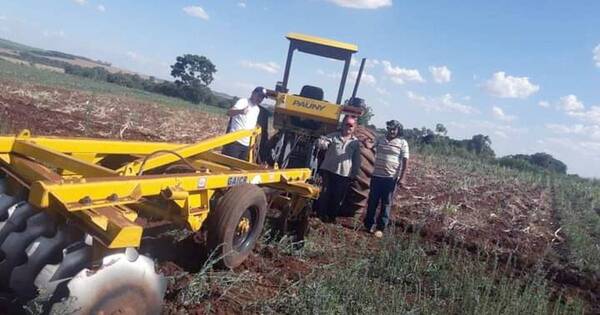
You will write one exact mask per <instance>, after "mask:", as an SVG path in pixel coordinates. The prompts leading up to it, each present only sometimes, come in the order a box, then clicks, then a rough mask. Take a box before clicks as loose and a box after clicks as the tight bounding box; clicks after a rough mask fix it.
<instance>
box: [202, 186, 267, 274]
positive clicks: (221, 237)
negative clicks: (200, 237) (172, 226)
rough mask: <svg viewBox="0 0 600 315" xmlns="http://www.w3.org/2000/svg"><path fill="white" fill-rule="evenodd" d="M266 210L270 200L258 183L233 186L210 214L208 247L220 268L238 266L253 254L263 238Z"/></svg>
mask: <svg viewBox="0 0 600 315" xmlns="http://www.w3.org/2000/svg"><path fill="white" fill-rule="evenodd" d="M266 213H267V199H266V197H265V194H264V192H263V191H262V189H260V188H259V187H257V186H254V185H250V184H242V185H238V186H234V187H232V188H230V189H229V190H228V191H227V192H226V193H225V194H224V195H223V197H221V198H220V199H219V201H218V202H217V206H216V208H215V209H213V210H212V211H211V212H210V213H209V215H208V220H209V222H208V223H209V224H208V234H207V241H208V242H207V243H208V249H209V250H210V251H211V253H212V255H214V257H215V258H218V261H217V263H216V266H217V267H220V268H230V269H231V268H235V267H237V266H239V265H240V264H242V262H244V260H245V259H246V258H247V257H248V255H250V252H251V251H252V248H254V245H255V244H256V241H257V240H258V238H259V237H260V234H261V232H262V229H263V226H264V223H265V217H266Z"/></svg>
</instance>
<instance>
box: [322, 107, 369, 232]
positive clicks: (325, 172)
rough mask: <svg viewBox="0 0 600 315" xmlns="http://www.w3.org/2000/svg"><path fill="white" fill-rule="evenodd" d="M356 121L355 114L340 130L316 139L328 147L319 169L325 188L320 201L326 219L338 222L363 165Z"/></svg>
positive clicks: (324, 220)
mask: <svg viewBox="0 0 600 315" xmlns="http://www.w3.org/2000/svg"><path fill="white" fill-rule="evenodd" d="M356 124H357V120H356V118H355V117H352V116H346V117H344V120H343V121H342V130H341V131H337V132H334V133H331V134H328V135H327V136H322V137H321V138H319V139H318V140H317V145H318V146H319V148H320V149H322V150H324V149H326V150H327V151H326V152H325V157H324V158H323V162H322V163H321V168H320V173H321V176H322V178H323V190H322V191H321V194H320V196H319V200H318V202H317V204H318V209H317V211H318V214H319V217H320V218H321V220H322V221H323V222H335V217H336V216H337V215H338V213H339V210H340V206H341V205H342V201H343V200H344V197H345V196H346V191H347V190H348V188H349V186H350V183H351V181H352V179H353V178H354V177H356V174H357V173H358V170H359V168H360V150H359V142H358V140H357V139H356V137H354V129H355V128H356Z"/></svg>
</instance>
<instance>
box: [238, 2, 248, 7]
mask: <svg viewBox="0 0 600 315" xmlns="http://www.w3.org/2000/svg"><path fill="white" fill-rule="evenodd" d="M237 5H238V7H240V8H245V7H246V2H238V4H237Z"/></svg>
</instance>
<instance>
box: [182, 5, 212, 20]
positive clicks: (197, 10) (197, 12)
mask: <svg viewBox="0 0 600 315" xmlns="http://www.w3.org/2000/svg"><path fill="white" fill-rule="evenodd" d="M183 12H185V13H186V14H187V15H189V16H193V17H197V18H200V19H203V20H208V19H209V16H208V14H207V13H206V11H204V9H203V8H202V7H201V6H197V5H192V6H188V7H185V8H183Z"/></svg>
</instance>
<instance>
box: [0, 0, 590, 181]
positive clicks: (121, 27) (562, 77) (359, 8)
mask: <svg viewBox="0 0 600 315" xmlns="http://www.w3.org/2000/svg"><path fill="white" fill-rule="evenodd" d="M599 13H600V1H568V2H567V1H543V0H540V1H529V2H524V1H493V2H490V1H450V0H448V1H398V0H286V1H253V0H246V1H240V0H231V1H229V0H218V1H217V0H196V1H123V0H119V1H117V0H100V1H99V0H56V1H32V0H31V1H30V0H20V1H3V2H2V4H1V5H0V37H4V38H8V39H11V40H15V41H18V42H22V43H25V44H30V45H33V46H37V47H41V48H46V49H56V50H61V51H66V52H71V53H76V54H81V55H85V56H88V57H92V58H97V59H101V60H105V61H110V62H112V63H113V64H115V65H117V66H120V67H123V68H127V69H131V70H134V71H137V72H140V73H145V74H152V75H155V76H158V77H162V78H168V77H169V65H170V64H172V63H173V61H174V60H175V57H176V56H178V55H181V54H184V53H193V54H199V55H205V56H207V57H208V58H210V59H211V60H212V61H213V62H214V63H215V64H216V66H217V69H218V72H217V74H216V80H215V82H214V83H213V85H212V87H213V88H214V89H215V90H218V91H223V92H226V93H229V94H233V95H238V96H245V95H246V94H248V92H249V91H250V89H251V88H252V87H253V86H255V85H264V86H266V87H271V88H272V87H274V85H275V82H276V81H278V80H281V77H282V68H283V65H284V62H285V54H286V52H287V45H288V43H287V40H286V39H285V37H284V36H285V34H286V33H288V32H301V33H306V34H311V35H317V36H322V37H328V38H333V39H337V40H341V41H346V42H350V43H355V44H357V45H358V46H359V52H358V54H357V55H356V58H357V60H359V59H360V58H362V57H366V58H368V59H369V60H370V61H369V63H368V66H367V69H366V74H367V76H366V77H364V79H363V83H362V84H361V87H360V90H359V95H360V96H362V97H363V98H365V99H366V100H367V103H368V104H369V105H371V106H372V107H373V109H374V112H375V117H374V119H373V121H374V123H375V124H377V125H379V126H382V125H383V122H385V121H386V120H388V119H391V118H395V119H398V120H400V121H401V122H402V123H403V124H404V126H405V127H408V128H413V127H419V128H420V127H421V126H427V127H429V128H434V126H435V124H436V123H443V124H444V125H446V127H447V128H448V131H449V135H450V136H452V137H455V138H470V137H471V136H472V135H473V134H476V133H483V134H487V135H489V136H490V137H491V139H492V147H493V148H494V150H495V151H496V153H497V154H498V155H506V154H516V153H527V154H531V153H534V152H540V151H544V152H548V153H550V154H552V155H554V156H555V157H557V158H559V159H560V160H562V161H564V162H565V163H567V165H568V167H569V172H570V173H577V174H580V175H583V176H588V177H592V176H593V177H600V18H599V16H598V14H599ZM357 68H358V67H357V65H355V66H354V67H353V68H352V70H353V71H356V70H357ZM341 69H342V65H341V63H337V62H333V61H327V60H320V59H316V58H311V57H309V56H300V55H298V58H297V59H296V60H295V63H294V68H293V73H292V78H291V83H292V88H298V87H299V86H301V85H303V84H312V85H318V86H322V87H323V88H324V89H325V98H326V99H329V100H334V99H335V94H336V91H337V90H336V87H337V85H336V84H337V82H338V80H339V79H338V78H337V77H338V76H339V73H340V72H341ZM350 90H351V85H350V84H348V88H347V90H346V91H347V93H350ZM346 95H348V94H346Z"/></svg>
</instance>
